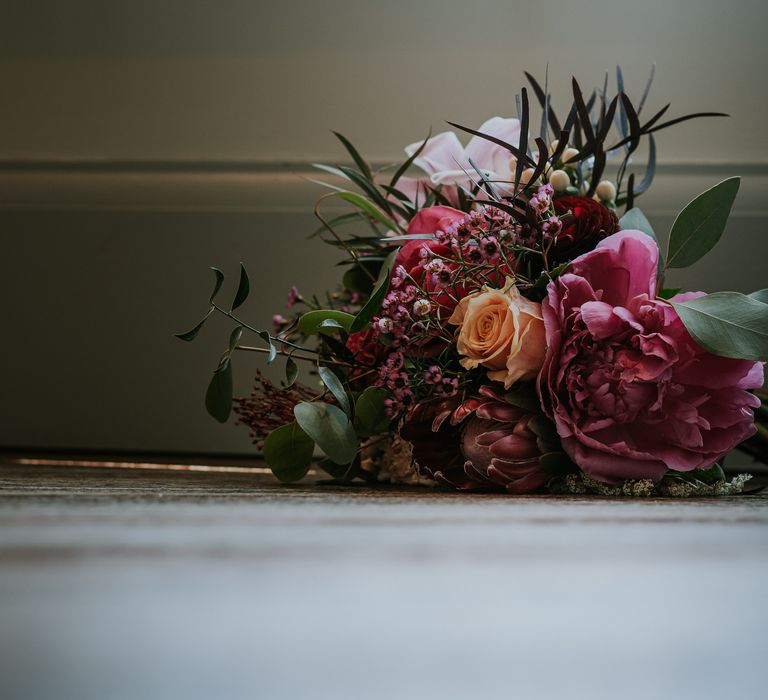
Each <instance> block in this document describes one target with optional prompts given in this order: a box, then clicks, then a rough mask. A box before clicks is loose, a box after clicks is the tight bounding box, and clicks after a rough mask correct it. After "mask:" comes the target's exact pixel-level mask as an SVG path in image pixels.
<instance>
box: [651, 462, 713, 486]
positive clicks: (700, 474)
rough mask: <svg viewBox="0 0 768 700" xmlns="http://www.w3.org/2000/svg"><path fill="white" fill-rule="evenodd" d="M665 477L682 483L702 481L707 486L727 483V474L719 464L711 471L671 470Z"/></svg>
mask: <svg viewBox="0 0 768 700" xmlns="http://www.w3.org/2000/svg"><path fill="white" fill-rule="evenodd" d="M665 476H668V477H672V478H673V479H679V480H680V481H688V482H694V481H702V482H704V483H705V484H716V483H717V482H718V481H725V472H724V471H723V468H722V467H721V466H720V465H719V464H718V463H717V462H715V463H714V464H713V465H712V466H711V467H710V468H709V469H694V470H692V471H689V472H677V471H675V470H674V469H670V470H669V471H668V472H667V473H666V474H665Z"/></svg>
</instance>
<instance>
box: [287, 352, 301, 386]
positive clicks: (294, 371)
mask: <svg viewBox="0 0 768 700" xmlns="http://www.w3.org/2000/svg"><path fill="white" fill-rule="evenodd" d="M298 376H299V366H298V365H297V364H296V361H295V360H294V359H293V358H292V357H289V358H288V359H287V360H286V361H285V385H286V386H293V384H294V382H295V381H296V377H298Z"/></svg>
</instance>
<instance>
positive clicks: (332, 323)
mask: <svg viewBox="0 0 768 700" xmlns="http://www.w3.org/2000/svg"><path fill="white" fill-rule="evenodd" d="M323 328H332V329H334V330H341V331H343V330H346V329H345V328H344V326H342V325H341V324H340V323H339V322H338V321H336V320H335V319H332V318H326V319H325V320H324V321H320V325H319V326H318V330H319V331H320V332H322V330H323Z"/></svg>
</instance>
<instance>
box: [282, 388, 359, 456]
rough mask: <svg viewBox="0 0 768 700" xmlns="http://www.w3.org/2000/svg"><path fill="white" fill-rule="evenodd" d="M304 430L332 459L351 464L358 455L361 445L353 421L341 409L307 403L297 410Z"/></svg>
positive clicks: (299, 406) (299, 421)
mask: <svg viewBox="0 0 768 700" xmlns="http://www.w3.org/2000/svg"><path fill="white" fill-rule="evenodd" d="M293 414H294V416H296V422H297V423H298V424H299V425H300V426H301V428H302V430H304V432H305V433H307V435H309V437H311V438H312V439H313V440H314V441H315V442H316V443H317V445H318V447H319V448H320V449H321V450H322V451H323V452H325V454H326V455H327V456H328V458H329V459H331V460H333V461H334V462H335V463H336V464H349V463H350V462H351V461H352V460H353V459H354V458H355V455H356V454H357V449H358V441H357V436H356V435H355V431H354V428H353V427H352V423H351V422H350V420H349V418H347V416H346V415H345V413H344V412H343V411H342V410H341V409H340V408H338V407H337V406H332V405H331V404H327V403H322V402H316V403H310V402H308V401H303V402H302V403H300V404H297V405H296V406H295V407H294V409H293Z"/></svg>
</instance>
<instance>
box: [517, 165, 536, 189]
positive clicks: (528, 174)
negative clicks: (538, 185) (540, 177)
mask: <svg viewBox="0 0 768 700" xmlns="http://www.w3.org/2000/svg"><path fill="white" fill-rule="evenodd" d="M535 172H536V171H535V170H534V169H533V168H526V169H525V170H523V172H522V173H520V184H521V185H531V184H533V183H532V182H531V178H532V177H533V174H534V173H535Z"/></svg>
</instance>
